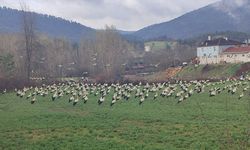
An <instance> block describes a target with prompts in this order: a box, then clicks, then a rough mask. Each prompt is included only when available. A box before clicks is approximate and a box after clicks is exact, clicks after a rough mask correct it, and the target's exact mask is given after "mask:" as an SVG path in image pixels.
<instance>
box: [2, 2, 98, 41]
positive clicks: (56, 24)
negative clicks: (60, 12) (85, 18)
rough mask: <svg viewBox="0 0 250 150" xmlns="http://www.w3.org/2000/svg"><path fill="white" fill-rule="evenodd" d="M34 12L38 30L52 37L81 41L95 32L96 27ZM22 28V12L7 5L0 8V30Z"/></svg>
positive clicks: (13, 30) (12, 30) (18, 30)
mask: <svg viewBox="0 0 250 150" xmlns="http://www.w3.org/2000/svg"><path fill="white" fill-rule="evenodd" d="M33 14H34V22H35V28H36V31H38V32H41V33H45V34H47V35H49V36H52V37H64V38H66V39H69V40H72V41H79V39H81V38H89V37H91V36H93V35H94V33H95V29H92V28H90V27H86V26H84V25H81V24H79V23H76V22H71V21H67V20H65V19H62V18H58V17H54V16H49V15H42V14H38V13H33ZM21 30H22V12H21V11H18V10H15V9H10V8H5V7H4V8H0V32H2V33H17V32H21Z"/></svg>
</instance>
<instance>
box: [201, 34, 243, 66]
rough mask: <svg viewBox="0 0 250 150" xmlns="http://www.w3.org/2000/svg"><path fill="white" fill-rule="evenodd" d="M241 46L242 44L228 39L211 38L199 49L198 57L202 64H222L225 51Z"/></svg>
mask: <svg viewBox="0 0 250 150" xmlns="http://www.w3.org/2000/svg"><path fill="white" fill-rule="evenodd" d="M241 44H242V43H241V42H237V41H233V40H229V39H228V38H218V39H211V37H210V36H209V37H208V40H206V41H205V42H203V43H202V44H201V45H200V46H199V47H198V48H197V57H198V59H199V62H200V64H216V63H220V61H221V60H220V55H221V54H222V52H223V51H224V50H226V49H227V48H229V47H234V46H236V45H241Z"/></svg>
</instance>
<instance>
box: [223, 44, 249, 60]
mask: <svg viewBox="0 0 250 150" xmlns="http://www.w3.org/2000/svg"><path fill="white" fill-rule="evenodd" d="M220 59H221V62H226V63H244V62H250V46H236V47H230V48H227V49H226V50H224V51H223V53H222V54H221V55H220Z"/></svg>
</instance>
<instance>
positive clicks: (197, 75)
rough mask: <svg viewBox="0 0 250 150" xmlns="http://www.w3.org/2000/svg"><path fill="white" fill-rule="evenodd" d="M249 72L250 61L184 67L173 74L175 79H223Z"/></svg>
mask: <svg viewBox="0 0 250 150" xmlns="http://www.w3.org/2000/svg"><path fill="white" fill-rule="evenodd" d="M242 74H250V63H245V64H217V65H200V66H198V67H195V66H187V67H184V68H183V69H182V70H181V71H180V72H179V73H177V74H176V75H175V78H177V79H185V80H195V79H225V78H230V77H239V76H240V75H242Z"/></svg>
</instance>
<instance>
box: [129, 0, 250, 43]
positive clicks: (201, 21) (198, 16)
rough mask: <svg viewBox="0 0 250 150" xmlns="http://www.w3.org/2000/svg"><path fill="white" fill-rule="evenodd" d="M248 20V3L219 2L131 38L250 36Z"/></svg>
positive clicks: (236, 1)
mask: <svg viewBox="0 0 250 150" xmlns="http://www.w3.org/2000/svg"><path fill="white" fill-rule="evenodd" d="M249 18H250V1H249V0H222V1H219V2H217V3H214V4H211V5H208V6H206V7H203V8H200V9H197V10H195V11H192V12H189V13H187V14H184V15H182V16H180V17H178V18H176V19H173V20H171V21H169V22H164V23H160V24H155V25H151V26H149V27H145V28H143V29H141V30H139V31H137V32H135V33H133V34H132V36H134V37H137V38H141V39H144V40H149V39H155V38H159V37H166V38H173V39H187V38H193V37H196V36H199V35H202V34H207V33H215V32H223V31H237V32H246V33H250V28H249V27H250V19H249Z"/></svg>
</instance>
